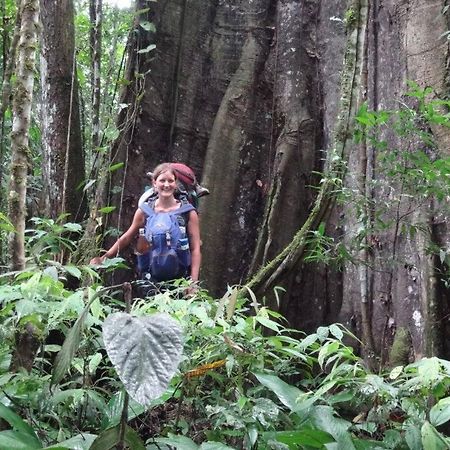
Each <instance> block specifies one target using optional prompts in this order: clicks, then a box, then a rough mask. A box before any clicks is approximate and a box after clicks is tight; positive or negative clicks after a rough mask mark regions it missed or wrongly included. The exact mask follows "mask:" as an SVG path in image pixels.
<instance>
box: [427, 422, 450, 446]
mask: <svg viewBox="0 0 450 450" xmlns="http://www.w3.org/2000/svg"><path fill="white" fill-rule="evenodd" d="M421 431H422V445H423V448H424V449H426V450H448V444H447V442H446V441H445V439H444V436H442V434H441V433H439V432H438V431H437V430H436V428H434V427H433V425H431V424H430V422H428V421H425V423H424V424H423V425H422V430H421Z"/></svg>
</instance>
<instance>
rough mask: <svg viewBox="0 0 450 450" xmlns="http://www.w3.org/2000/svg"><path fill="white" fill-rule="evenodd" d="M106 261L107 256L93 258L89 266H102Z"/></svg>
mask: <svg viewBox="0 0 450 450" xmlns="http://www.w3.org/2000/svg"><path fill="white" fill-rule="evenodd" d="M105 259H106V256H96V257H95V258H92V259H91V260H90V261H89V264H92V265H97V266H98V265H100V264H103V262H104V261H105Z"/></svg>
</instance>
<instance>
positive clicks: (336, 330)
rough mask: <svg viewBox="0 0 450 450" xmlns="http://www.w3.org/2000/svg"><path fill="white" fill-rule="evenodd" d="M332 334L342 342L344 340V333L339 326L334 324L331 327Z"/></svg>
mask: <svg viewBox="0 0 450 450" xmlns="http://www.w3.org/2000/svg"><path fill="white" fill-rule="evenodd" d="M330 333H331V334H332V335H333V336H334V337H335V338H336V339H339V340H340V341H341V340H342V338H343V337H344V333H343V332H342V330H341V329H340V328H339V326H338V325H336V324H334V323H333V324H332V325H330Z"/></svg>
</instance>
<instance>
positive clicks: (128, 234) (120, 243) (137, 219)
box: [91, 209, 145, 264]
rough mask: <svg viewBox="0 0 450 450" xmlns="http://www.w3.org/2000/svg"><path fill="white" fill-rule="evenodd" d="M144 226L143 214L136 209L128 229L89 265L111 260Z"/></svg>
mask: <svg viewBox="0 0 450 450" xmlns="http://www.w3.org/2000/svg"><path fill="white" fill-rule="evenodd" d="M144 224H145V214H144V213H143V211H142V210H141V209H137V210H136V212H135V213H134V217H133V222H131V225H130V228H128V230H127V231H125V233H123V234H122V236H120V238H119V239H117V241H116V242H115V243H114V245H113V246H112V247H111V248H110V249H109V250H108V251H107V252H106V253H105V254H104V255H102V256H100V257H98V256H97V257H95V258H92V259H91V264H101V263H102V262H103V261H104V260H105V259H106V258H112V257H114V256H117V255H118V254H119V253H120V251H121V250H123V249H125V248H127V247H128V246H129V245H130V242H131V241H132V240H133V238H134V237H135V236H136V234H137V233H138V231H139V228H142V227H143V226H144Z"/></svg>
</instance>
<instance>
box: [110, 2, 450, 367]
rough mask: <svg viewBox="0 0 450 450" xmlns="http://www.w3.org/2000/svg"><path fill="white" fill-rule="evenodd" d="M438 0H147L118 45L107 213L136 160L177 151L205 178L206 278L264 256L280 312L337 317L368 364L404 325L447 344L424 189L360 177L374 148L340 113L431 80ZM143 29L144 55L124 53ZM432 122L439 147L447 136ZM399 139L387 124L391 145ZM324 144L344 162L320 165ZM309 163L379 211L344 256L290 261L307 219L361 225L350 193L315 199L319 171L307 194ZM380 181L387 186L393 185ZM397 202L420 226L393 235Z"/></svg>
mask: <svg viewBox="0 0 450 450" xmlns="http://www.w3.org/2000/svg"><path fill="white" fill-rule="evenodd" d="M142 6H143V5H140V7H142ZM442 6H443V2H437V1H436V2H427V3H426V4H425V5H424V3H423V2H420V1H419V0H409V1H408V0H403V1H402V2H396V1H394V0H387V1H384V2H380V1H378V0H371V1H362V0H360V1H358V0H353V1H345V0H340V1H336V2H320V1H316V0H271V1H269V0H256V1H253V2H248V1H244V0H242V1H239V0H235V1H230V2H203V1H200V0H192V1H190V2H187V1H185V0H170V1H167V2H165V3H164V4H162V3H157V4H155V5H154V7H153V8H154V10H153V11H151V13H149V15H148V16H146V17H142V18H141V20H153V21H154V23H155V25H156V29H157V31H156V33H149V32H146V31H145V30H144V29H143V28H140V29H139V30H140V33H139V37H138V39H137V40H136V46H135V47H134V48H133V49H130V51H131V53H130V55H132V56H130V58H131V57H132V61H133V67H135V68H137V69H138V73H140V74H141V76H139V77H138V78H137V79H136V80H132V81H133V83H132V84H131V85H130V87H129V89H128V90H127V93H126V97H125V98H127V102H128V103H129V104H130V106H129V112H128V118H129V119H130V122H128V124H131V123H132V126H131V125H129V126H128V128H127V129H126V131H125V132H124V134H123V136H122V137H121V140H120V141H119V143H118V153H117V157H118V158H119V160H122V161H125V162H126V167H125V170H124V171H123V172H122V173H121V174H118V176H120V179H119V178H117V179H116V180H115V181H116V182H115V184H116V185H119V184H120V185H121V186H123V191H122V194H121V198H120V201H119V199H118V198H116V200H115V202H117V203H118V204H119V206H120V207H121V209H120V211H121V216H120V217H118V216H116V218H115V220H116V222H115V224H117V223H119V224H120V227H126V226H127V225H128V224H129V222H130V220H131V215H132V213H133V212H134V209H135V207H136V199H137V198H138V197H139V195H140V193H141V191H142V189H143V187H144V184H145V178H144V172H145V171H146V170H147V169H148V168H150V167H152V166H153V165H155V164H156V163H159V162H161V161H163V160H173V159H175V160H180V161H184V162H187V163H188V164H191V165H192V166H193V167H194V169H196V171H197V173H198V175H200V174H202V175H203V180H202V181H203V183H204V184H205V185H206V186H207V187H208V188H209V189H210V190H211V195H210V196H209V197H208V198H206V199H205V200H202V208H201V224H202V240H203V247H202V252H203V256H204V263H203V268H202V278H203V280H204V281H205V284H206V286H207V287H208V288H210V289H211V290H212V292H214V293H220V292H221V291H223V290H224V289H225V287H226V284H227V283H228V284H233V283H240V282H243V281H245V280H246V279H249V278H251V275H252V274H254V273H255V272H256V271H257V270H258V268H259V267H264V268H265V270H267V273H266V274H265V275H264V277H265V278H264V277H263V278H264V279H261V280H260V281H259V282H258V286H259V287H261V286H263V287H265V289H263V291H264V290H265V291H266V292H262V293H265V294H270V290H271V289H272V288H273V287H274V286H275V285H281V286H283V287H284V288H285V289H286V293H285V294H284V295H283V296H282V304H281V310H282V312H283V313H285V314H286V315H287V317H288V319H289V320H290V322H291V324H292V325H293V326H296V327H299V328H303V329H305V330H307V331H308V330H311V329H313V328H314V327H316V326H317V325H320V324H324V323H330V322H332V321H336V320H340V321H342V322H343V323H344V324H345V325H347V326H348V327H349V328H350V329H352V330H354V331H356V332H357V333H358V334H360V335H363V337H364V341H365V344H366V350H367V352H368V354H372V352H373V351H375V352H376V353H377V354H379V355H381V357H382V360H383V362H387V359H388V354H387V348H388V347H389V345H390V344H391V343H392V342H393V340H394V339H395V334H396V330H401V331H402V333H399V335H400V334H402V335H405V331H406V335H409V336H410V341H409V342H410V344H411V349H409V350H410V351H411V355H412V356H415V357H418V356H420V355H422V354H424V353H427V354H430V353H436V352H438V353H440V354H444V355H447V356H448V352H449V349H448V348H447V347H446V345H447V344H445V342H446V337H447V335H448V332H447V331H448V330H447V329H446V328H445V321H444V320H443V317H444V315H445V314H446V313H448V309H449V306H448V291H447V290H446V289H445V286H444V285H443V284H442V282H441V281H440V280H439V278H438V277H437V275H436V267H435V262H436V261H434V260H433V258H430V257H428V256H427V250H426V249H427V248H429V243H430V242H432V241H434V243H437V244H438V245H440V246H441V247H445V242H447V241H448V230H447V227H446V218H445V217H439V216H438V215H437V214H435V213H434V211H433V203H432V202H431V201H430V202H429V204H427V205H420V208H419V205H415V204H414V203H411V202H410V201H408V200H405V199H406V197H402V198H401V200H400V201H399V202H397V203H396V198H397V197H395V195H393V194H392V192H390V193H389V192H386V191H383V190H373V189H372V187H371V186H372V183H373V182H374V181H379V182H383V181H385V180H386V179H387V178H386V174H384V173H380V164H379V161H378V160H377V154H376V152H375V151H374V149H373V148H372V147H371V146H370V145H369V144H368V143H364V142H363V143H361V144H359V145H358V146H356V145H353V144H352V143H351V138H352V123H351V115H352V114H354V112H355V111H356V109H357V108H358V107H359V106H360V105H361V103H362V102H363V101H367V103H368V105H369V107H370V108H372V109H374V110H379V109H383V108H391V109H398V108H399V105H400V103H399V102H400V101H402V100H403V98H402V96H403V95H404V93H405V92H406V90H407V89H408V88H407V80H408V79H410V78H412V79H415V80H416V81H417V82H418V83H419V84H421V85H422V86H425V85H433V86H434V87H435V88H436V91H437V92H438V93H439V92H443V91H444V87H445V82H446V77H447V72H446V60H447V41H445V40H442V39H440V36H441V35H442V34H443V33H444V32H445V31H446V29H447V24H446V23H445V20H444V17H443V16H442V15H440V11H441V8H442ZM436 18H437V19H436ZM151 43H155V44H156V46H157V47H156V51H155V53H153V54H146V53H142V54H139V57H136V56H135V55H136V53H135V51H136V49H144V48H146V47H147V46H148V45H149V44H151ZM352 45H353V46H354V50H353V51H354V53H351V48H352V47H351V46H352ZM146 55H148V56H146ZM150 55H151V57H150ZM344 55H345V58H344ZM352 55H353V56H352ZM352 58H353V59H352ZM142 92H144V95H143V96H140V94H141V93H142ZM134 93H136V95H134ZM138 103H139V104H138ZM130 112H132V114H130ZM433 132H434V134H435V137H436V139H437V141H438V144H439V151H440V154H441V155H444V154H446V152H448V145H447V141H448V139H449V138H450V134H449V133H448V132H447V131H442V130H440V129H439V130H438V129H437V128H435V129H433ZM402 142H403V141H402V140H401V139H399V138H398V137H397V138H396V137H392V136H391V137H390V144H391V145H392V146H393V147H395V146H398V145H402ZM336 152H337V153H336ZM336 155H337V156H339V157H340V158H342V159H343V162H344V164H345V165H346V166H347V173H346V174H345V172H344V171H335V172H333V171H334V169H333V157H334V156H336ZM323 170H332V174H333V175H336V176H337V177H341V178H342V177H343V183H344V186H345V187H346V188H348V189H350V190H354V192H356V193H358V195H360V194H361V193H364V197H365V198H369V199H371V200H373V203H370V204H375V205H377V204H382V203H383V202H388V203H390V204H391V205H392V207H391V208H390V209H389V210H388V211H387V212H386V217H385V219H386V223H388V222H389V220H390V219H392V221H391V222H392V223H391V225H390V226H389V227H388V228H387V229H386V230H383V231H382V232H379V233H376V235H375V236H366V237H364V239H365V242H363V244H364V245H362V246H360V247H359V248H357V249H356V251H355V255H354V256H355V259H356V260H357V263H356V264H354V263H351V262H348V263H346V265H345V267H344V269H343V270H342V271H337V270H335V269H333V268H331V267H327V266H325V265H323V264H320V263H319V264H314V265H313V264H306V263H305V262H304V260H303V259H302V256H303V255H304V251H305V245H306V240H307V238H308V237H309V236H310V235H309V234H308V231H310V230H311V229H312V230H314V229H315V228H316V227H318V226H319V224H320V222H321V221H323V220H326V222H327V227H326V230H327V233H328V234H329V235H331V236H333V237H335V238H336V239H343V240H344V242H347V241H348V242H349V241H352V242H355V240H357V239H359V236H360V235H361V233H360V227H361V226H362V225H364V226H366V227H369V226H371V224H372V222H373V220H374V217H373V210H371V208H370V207H369V206H367V205H368V204H366V205H365V206H364V207H363V212H362V213H361V214H359V215H356V214H355V209H354V207H355V205H356V200H355V199H353V200H354V201H353V202H350V203H349V204H348V206H346V207H345V208H342V207H341V206H339V205H334V207H333V208H330V207H332V206H333V203H332V199H333V196H332V195H330V193H331V191H332V187H331V186H330V185H328V184H325V185H322V188H323V189H322V191H320V192H321V194H320V195H319V197H316V194H315V193H316V190H315V188H317V187H318V186H319V184H320V179H321V176H319V175H314V173H315V171H323ZM344 175H345V176H344ZM393 188H395V189H396V190H397V191H396V192H397V193H398V192H400V191H399V190H400V189H401V186H393ZM355 198H356V197H355ZM356 206H357V205H356ZM411 208H416V209H417V212H416V213H415V214H416V220H419V219H421V220H422V219H423V218H420V217H418V216H419V213H422V214H425V215H426V220H425V221H426V222H428V224H430V227H431V228H432V233H431V234H430V233H418V234H417V236H416V238H415V239H411V238H408V239H407V238H406V237H405V236H403V235H402V233H401V228H400V227H399V220H398V218H399V217H401V216H402V214H403V213H405V211H408V210H409V209H411ZM311 214H313V215H312V216H311ZM302 227H303V231H302V232H299V231H298V230H300V229H301V228H302ZM294 236H296V238H295V239H294V240H293V238H294ZM342 236H343V237H342ZM296 239H297V240H296ZM302 239H303V240H302ZM374 242H377V244H376V245H373V243H374ZM292 243H293V244H294V245H293V246H292ZM369 247H370V248H369ZM282 252H283V253H282ZM277 255H281V258H280V259H277V260H276V261H277V263H276V264H272V265H271V264H270V261H271V260H272V259H273V258H276V257H277ZM255 286H256V284H255ZM267 289H268V290H269V292H268V291H267ZM433 330H439V332H436V331H435V332H433ZM441 331H442V333H441ZM447 340H448V339H447Z"/></svg>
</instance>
